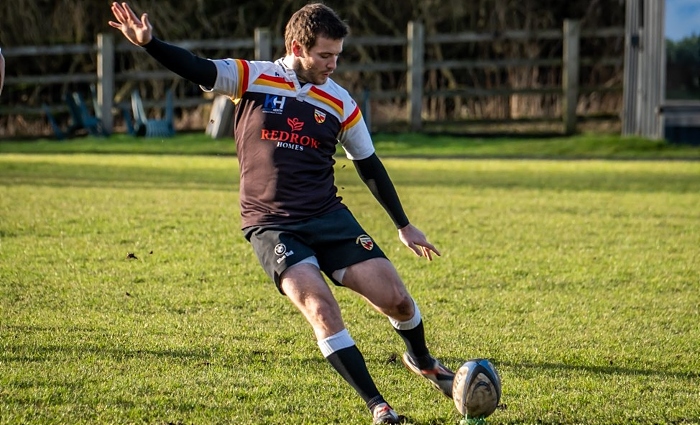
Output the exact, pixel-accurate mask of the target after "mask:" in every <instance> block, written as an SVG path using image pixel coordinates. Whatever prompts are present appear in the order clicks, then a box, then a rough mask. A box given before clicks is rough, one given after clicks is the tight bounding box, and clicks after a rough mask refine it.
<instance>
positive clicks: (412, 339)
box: [394, 320, 432, 369]
mask: <svg viewBox="0 0 700 425" xmlns="http://www.w3.org/2000/svg"><path fill="white" fill-rule="evenodd" d="M394 329H396V328H394ZM396 332H397V333H398V334H399V335H400V336H401V338H402V339H403V342H404V343H405V344H406V350H407V351H408V354H409V355H410V356H411V357H412V358H413V359H414V360H416V362H418V367H420V368H421V369H425V368H428V367H430V366H432V359H431V357H430V351H428V346H427V345H426V344H425V330H424V329H423V321H422V320H421V321H420V323H418V326H416V327H415V328H413V329H396Z"/></svg>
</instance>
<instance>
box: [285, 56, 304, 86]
mask: <svg viewBox="0 0 700 425" xmlns="http://www.w3.org/2000/svg"><path fill="white" fill-rule="evenodd" d="M282 64H283V65H284V66H285V67H286V68H287V69H291V70H292V71H294V74H295V75H296V76H297V80H298V81H299V84H301V85H302V86H303V85H304V84H306V83H308V81H306V79H304V77H302V76H301V74H300V73H299V70H298V69H299V65H298V64H297V63H296V62H295V61H294V55H287V56H285V57H284V58H282Z"/></svg>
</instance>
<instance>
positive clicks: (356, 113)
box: [342, 105, 362, 130]
mask: <svg viewBox="0 0 700 425" xmlns="http://www.w3.org/2000/svg"><path fill="white" fill-rule="evenodd" d="M361 119H362V114H361V113H360V108H359V107H358V106H357V105H355V109H354V110H353V111H352V113H351V114H350V116H349V117H348V119H346V120H345V121H343V124H342V127H343V130H348V129H349V128H352V127H353V126H355V124H357V123H358V122H359V121H360V120H361Z"/></svg>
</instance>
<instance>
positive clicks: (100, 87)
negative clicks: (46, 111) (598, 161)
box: [0, 21, 625, 134]
mask: <svg viewBox="0 0 700 425" xmlns="http://www.w3.org/2000/svg"><path fill="white" fill-rule="evenodd" d="M624 35H625V30H624V28H622V27H612V28H599V29H591V30H585V29H582V28H581V26H580V23H579V22H578V21H566V22H565V23H564V25H563V28H562V29H551V30H537V31H527V30H513V31H504V32H500V33H475V32H462V33H450V34H434V35H426V34H425V30H424V26H423V24H422V23H421V22H410V23H409V24H408V27H407V33H406V36H405V37H404V36H396V37H394V36H372V37H349V38H348V39H347V40H346V42H345V46H346V47H347V46H398V47H403V48H405V49H406V50H405V51H406V55H405V61H403V62H382V61H379V60H377V61H374V62H371V63H341V65H340V66H339V67H338V69H337V70H336V73H340V74H342V73H343V72H357V71H362V72H387V71H389V72H396V71H398V72H403V73H405V75H406V87H405V88H404V89H398V90H381V91H372V92H370V93H367V94H366V95H367V96H368V97H369V99H372V100H382V99H384V100H386V99H404V100H405V102H406V106H407V108H406V109H407V116H406V121H407V122H408V124H409V126H410V128H411V129H412V130H416V131H419V130H421V128H422V126H423V114H422V108H423V105H424V99H425V98H428V97H435V96H438V97H448V98H450V97H452V98H454V97H467V98H468V97H472V96H507V95H514V94H549V95H552V94H554V95H561V96H562V99H563V105H564V107H563V108H562V110H563V114H562V116H561V117H560V118H561V120H562V122H563V125H564V129H565V133H567V134H570V133H574V132H575V131H576V122H577V116H576V105H577V104H578V99H579V95H580V94H581V93H590V92H605V91H608V92H609V91H615V92H620V93H621V92H622V85H617V86H612V87H611V86H606V87H602V86H599V87H581V86H580V84H579V75H580V68H581V67H582V66H593V65H600V66H615V67H621V66H622V65H623V58H622V56H620V57H597V58H585V57H581V56H580V54H579V52H580V48H579V46H580V43H581V39H582V38H611V37H612V38H624ZM115 36H116V37H118V38H119V40H120V43H115ZM506 40H513V41H525V40H527V41H533V40H534V41H536V40H559V41H561V43H562V46H563V55H562V57H561V58H552V59H534V60H533V59H525V58H506V59H500V60H479V59H461V58H460V59H445V60H440V61H427V60H426V54H425V51H426V46H429V45H433V44H446V43H474V42H494V41H506ZM172 43H173V44H176V45H178V46H181V47H183V48H186V49H189V50H197V49H217V48H218V49H226V50H234V49H251V50H253V51H254V58H255V59H258V60H270V59H272V55H273V48H276V47H279V46H283V39H282V38H281V37H277V38H275V37H272V36H271V34H270V31H269V30H267V29H264V28H261V29H257V30H256V31H255V34H254V36H253V37H252V38H249V39H236V40H226V39H221V40H188V41H176V42H172ZM138 50H139V48H138V47H135V46H133V45H131V44H129V43H128V42H125V41H123V40H122V38H121V36H120V35H119V34H118V33H117V34H115V33H108V34H99V35H98V36H97V40H96V43H95V44H94V45H86V44H82V45H56V46H27V47H6V48H5V47H4V48H3V54H4V55H5V56H6V57H7V58H13V57H20V56H40V57H43V56H46V55H75V54H91V55H96V58H97V60H96V62H97V72H96V73H74V74H60V75H33V76H28V75H24V76H21V77H13V76H8V77H7V81H6V86H12V85H20V84H36V85H50V84H65V83H87V84H96V87H97V107H96V108H97V110H98V111H100V112H101V114H100V115H101V117H102V120H103V122H104V125H105V127H106V128H107V129H109V130H111V129H112V126H113V116H114V113H115V112H116V111H117V108H115V105H114V94H115V83H116V82H119V81H126V80H132V81H144V80H167V79H178V78H180V77H178V76H177V75H175V74H173V73H171V72H170V71H168V70H165V69H161V70H156V71H133V70H127V71H124V72H119V73H115V57H116V55H117V54H124V53H125V52H130V51H138ZM144 54H145V53H144ZM518 66H527V67H561V70H562V71H561V72H562V75H561V81H562V85H561V86H560V87H540V88H499V89H490V90H489V89H483V88H475V87H463V88H457V89H439V90H427V89H426V84H425V74H426V72H427V71H430V70H439V69H449V70H453V69H461V70H464V69H486V68H489V69H493V68H496V69H501V70H504V69H508V68H509V67H518ZM353 95H355V96H356V98H358V99H360V98H359V97H358V96H362V95H363V94H362V93H353ZM365 97H366V96H365ZM366 100H368V99H367V98H365V101H366ZM209 102H211V99H207V98H205V97H204V96H200V97H191V98H182V97H181V98H178V99H176V100H175V106H176V107H193V106H196V105H200V104H203V103H209ZM0 113H14V114H21V113H27V114H31V113H34V114H38V113H40V108H38V107H31V108H22V107H20V106H17V105H13V106H11V107H10V108H8V107H2V108H0ZM367 118H369V117H367Z"/></svg>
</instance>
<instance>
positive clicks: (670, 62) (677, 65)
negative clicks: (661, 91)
mask: <svg viewBox="0 0 700 425" xmlns="http://www.w3.org/2000/svg"><path fill="white" fill-rule="evenodd" d="M666 65H667V81H668V85H667V93H666V95H667V97H668V98H669V99H700V35H697V34H694V35H691V36H689V37H686V38H684V39H682V40H679V41H672V40H669V41H668V42H667V43H666Z"/></svg>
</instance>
